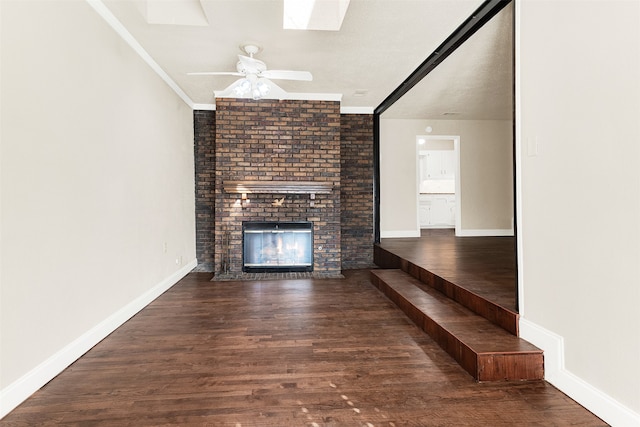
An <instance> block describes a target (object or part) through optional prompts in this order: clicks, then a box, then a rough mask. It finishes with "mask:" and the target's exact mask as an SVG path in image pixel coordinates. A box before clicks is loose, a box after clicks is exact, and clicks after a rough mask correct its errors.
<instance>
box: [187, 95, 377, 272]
mask: <svg viewBox="0 0 640 427" xmlns="http://www.w3.org/2000/svg"><path fill="white" fill-rule="evenodd" d="M261 102H265V101H261ZM276 104H277V105H279V104H280V103H276ZM249 105H251V104H249ZM247 117H251V116H250V115H249V116H247ZM287 120H292V119H291V118H288V119H287ZM372 120H373V117H372V116H371V115H353V114H349V115H342V116H341V117H340V123H341V126H340V242H341V244H340V258H341V259H340V262H341V268H342V269H343V270H347V269H352V268H369V267H371V266H372V265H373V121H372ZM194 135H195V144H194V145H195V147H194V148H195V162H196V164H195V171H196V177H195V178H196V254H197V257H198V269H200V270H202V271H214V270H213V265H214V237H215V223H214V207H215V197H216V196H215V191H214V190H215V188H216V185H215V179H216V174H215V135H216V112H214V111H195V112H194ZM271 135H273V134H271ZM292 144H293V143H292ZM257 147H259V144H253V149H258V148H257ZM309 149H310V148H307V150H309ZM307 154H311V155H312V154H313V153H311V152H308V153H307ZM284 158H285V159H286V157H284ZM304 161H305V162H308V163H313V162H310V161H309V159H305V160H304ZM276 162H279V163H282V161H281V160H280V161H278V160H274V161H273V163H276ZM264 163H265V164H266V163H267V161H266V160H265V162H264ZM285 163H286V162H285ZM253 172H257V171H253ZM303 180H307V179H306V178H305V179H303ZM275 197H276V196H272V195H266V196H262V197H257V196H252V201H251V203H250V205H252V209H251V210H248V211H245V213H251V212H252V215H253V217H254V218H256V219H257V218H261V217H265V218H269V217H270V216H271V215H274V214H275V215H276V216H278V218H280V219H286V220H289V219H291V220H295V219H298V218H299V217H301V216H303V215H307V211H308V210H309V209H310V206H309V203H308V201H309V199H308V196H302V195H300V196H293V195H290V196H287V198H286V201H287V203H286V205H287V206H288V211H287V212H285V213H283V212H282V211H280V210H278V209H274V208H273V207H272V206H271V202H272V201H273V199H274V198H275ZM279 197H281V196H279ZM317 197H318V203H317V204H316V207H315V208H316V209H321V208H323V207H322V206H323V205H321V203H325V202H323V200H324V199H323V197H324V196H322V195H318V196H317ZM234 202H235V201H234ZM255 206H262V207H263V209H264V212H255V209H253V208H254V207H255ZM323 209H324V208H323ZM309 213H310V214H312V213H314V212H313V211H311V212H309ZM309 219H310V220H319V216H318V215H315V216H312V215H309ZM317 246H318V244H317V243H316V247H317ZM323 249H324V244H323ZM218 265H220V260H219V261H218Z"/></svg>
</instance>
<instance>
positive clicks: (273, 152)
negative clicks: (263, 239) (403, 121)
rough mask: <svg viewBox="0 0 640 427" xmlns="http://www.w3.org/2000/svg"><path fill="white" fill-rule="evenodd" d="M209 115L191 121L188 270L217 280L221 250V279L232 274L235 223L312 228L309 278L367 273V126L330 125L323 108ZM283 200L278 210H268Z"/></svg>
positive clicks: (344, 120) (236, 263)
mask: <svg viewBox="0 0 640 427" xmlns="http://www.w3.org/2000/svg"><path fill="white" fill-rule="evenodd" d="M216 104H217V105H216V110H217V111H194V135H195V141H194V150H195V163H196V164H195V172H196V177H195V179H196V188H195V190H196V253H197V257H198V262H199V264H198V269H199V270H201V271H215V272H216V273H217V274H218V273H219V272H220V271H221V267H222V261H223V260H225V259H226V257H227V254H226V253H225V251H224V248H223V247H222V244H221V239H222V237H223V236H224V235H225V233H228V235H229V237H230V240H231V241H236V242H238V243H237V244H235V245H234V246H233V247H230V250H229V254H228V258H229V260H228V261H229V265H230V267H231V269H233V270H236V271H240V270H241V266H242V249H241V246H240V240H241V235H242V234H241V233H242V231H241V223H242V221H297V220H308V221H312V222H314V247H315V248H316V250H317V249H318V248H319V247H322V249H321V250H318V251H317V252H316V254H315V258H314V261H315V263H314V264H315V265H314V270H315V273H316V274H318V275H323V274H326V275H327V276H331V275H333V274H335V273H339V272H340V271H341V269H351V268H368V267H371V266H373V215H372V212H373V119H372V115H342V116H341V115H340V105H339V103H338V102H332V101H293V100H287V101H277V100H260V101H253V100H239V99H218V100H217V103H216ZM225 180H239V181H242V180H271V181H274V180H287V181H322V182H328V183H331V184H332V186H333V191H332V192H331V194H317V195H316V199H315V200H314V206H311V203H310V197H309V195H308V194H287V195H279V194H250V195H248V198H249V200H250V202H249V204H248V205H247V206H246V207H245V208H244V209H243V208H242V207H241V206H238V201H239V199H240V195H239V194H227V193H225V192H224V191H223V188H222V183H223V182H224V181H225ZM283 196H284V197H285V202H284V205H283V207H275V206H272V203H273V201H274V199H276V198H277V199H281V198H282V197H283Z"/></svg>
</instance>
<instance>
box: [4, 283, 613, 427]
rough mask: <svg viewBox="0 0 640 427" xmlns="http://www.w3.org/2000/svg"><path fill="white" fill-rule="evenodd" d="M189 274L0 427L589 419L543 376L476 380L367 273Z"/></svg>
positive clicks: (591, 419) (564, 422) (590, 422)
mask: <svg viewBox="0 0 640 427" xmlns="http://www.w3.org/2000/svg"><path fill="white" fill-rule="evenodd" d="M344 274H345V279H326V280H320V279H301V280H280V281H254V282H211V281H209V279H210V275H209V274H205V273H192V274H190V275H188V276H187V277H186V278H184V279H183V280H182V281H180V282H179V283H178V284H177V285H175V286H174V287H173V288H171V289H170V290H169V291H167V292H166V293H165V294H163V295H162V296H160V297H159V298H158V299H157V300H156V301H154V302H153V303H151V304H150V305H149V306H148V307H146V308H145V309H144V310H142V311H141V312H140V313H139V314H138V315H136V316H135V317H133V318H132V319H131V320H130V321H128V322H127V323H125V324H124V325H123V326H122V327H120V328H119V329H118V330H116V331H115V332H114V333H112V334H111V335H110V336H109V337H107V338H106V339H105V340H103V341H102V342H100V343H99V344H98V345H96V346H95V347H94V348H93V349H91V350H90V351H89V352H87V353H86V354H85V355H84V356H83V357H81V358H80V359H79V360H77V361H76V362H75V363H74V364H73V365H71V366H70V367H69V368H68V369H66V370H65V371H64V372H62V373H61V374H60V375H59V376H58V377H56V378H55V379H53V380H52V381H51V382H49V383H48V384H47V385H46V386H44V387H43V388H42V389H41V390H40V391H38V392H36V393H35V394H34V395H33V396H32V397H30V398H29V399H28V400H27V401H25V402H24V403H23V404H22V405H20V406H19V407H18V408H16V409H15V410H14V411H13V412H12V413H10V414H9V415H7V416H6V417H5V418H4V419H3V420H1V421H0V425H1V426H43V425H68V426H69V425H70V426H160V425H180V426H191V425H194V426H195V425H197V426H205V425H207V426H233V427H241V426H513V425H522V426H568V425H572V426H576V425H580V426H602V425H606V424H605V423H603V422H602V421H601V420H600V419H598V418H597V417H595V416H594V415H592V414H591V413H590V412H588V411H587V410H585V409H584V408H582V407H581V406H580V405H578V404H577V403H576V402H574V401H573V400H571V399H569V398H568V397H567V396H565V395H564V394H563V393H561V392H559V391H558V390H557V389H555V388H554V387H553V386H551V385H549V384H548V383H546V382H544V381H530V382H515V383H514V382H509V383H505V382H497V383H477V382H475V381H474V380H473V378H472V377H471V376H470V375H469V374H468V373H467V372H466V371H464V370H463V369H462V368H461V367H460V366H459V365H458V364H456V363H455V362H454V361H453V360H452V359H451V358H450V357H449V355H448V354H447V353H445V352H444V351H443V350H442V349H441V348H440V347H439V346H438V345H437V344H436V343H435V342H434V341H432V340H431V339H430V338H429V337H428V336H427V335H426V334H425V333H424V332H422V331H421V330H420V329H418V328H417V327H416V326H414V325H413V324H412V323H411V322H410V321H409V320H408V318H407V317H406V316H405V315H404V314H402V313H401V312H400V311H399V310H398V309H397V308H396V307H395V306H394V305H393V304H392V303H391V302H390V301H389V300H388V299H386V298H385V297H384V296H383V295H382V293H381V292H379V291H378V290H377V289H376V288H375V287H374V286H373V285H372V284H371V283H370V281H369V272H368V271H345V272H344Z"/></svg>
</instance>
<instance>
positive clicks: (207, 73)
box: [187, 71, 244, 76]
mask: <svg viewBox="0 0 640 427" xmlns="http://www.w3.org/2000/svg"><path fill="white" fill-rule="evenodd" d="M187 75H188V76H244V74H242V73H238V72H236V71H203V72H199V73H187Z"/></svg>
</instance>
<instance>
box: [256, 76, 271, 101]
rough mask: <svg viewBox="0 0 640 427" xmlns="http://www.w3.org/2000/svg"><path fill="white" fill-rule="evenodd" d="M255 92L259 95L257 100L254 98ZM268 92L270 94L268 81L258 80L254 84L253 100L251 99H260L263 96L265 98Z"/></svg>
mask: <svg viewBox="0 0 640 427" xmlns="http://www.w3.org/2000/svg"><path fill="white" fill-rule="evenodd" d="M256 92H257V93H258V95H259V98H256V97H255V94H256ZM269 92H271V86H270V85H269V81H268V80H267V79H265V78H261V79H258V81H257V82H256V84H255V88H254V98H253V99H260V98H262V97H264V96H267V95H268V94H269Z"/></svg>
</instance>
